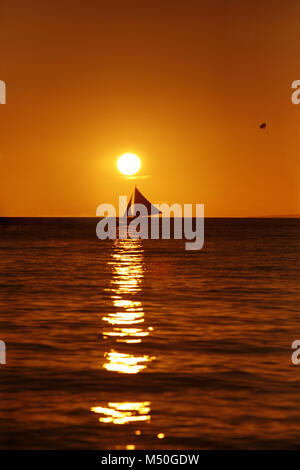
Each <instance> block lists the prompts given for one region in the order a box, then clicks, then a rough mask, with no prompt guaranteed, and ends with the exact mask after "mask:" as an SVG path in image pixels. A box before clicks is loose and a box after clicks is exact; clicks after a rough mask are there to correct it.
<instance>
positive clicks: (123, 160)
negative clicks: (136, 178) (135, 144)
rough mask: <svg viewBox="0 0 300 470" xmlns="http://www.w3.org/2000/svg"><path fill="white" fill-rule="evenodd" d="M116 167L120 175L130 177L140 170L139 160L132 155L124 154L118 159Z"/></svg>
mask: <svg viewBox="0 0 300 470" xmlns="http://www.w3.org/2000/svg"><path fill="white" fill-rule="evenodd" d="M117 166H118V170H119V172H120V173H122V174H123V175H126V176H132V175H135V174H136V173H137V172H138V171H139V169H140V168H141V160H140V159H139V157H138V156H137V155H134V153H125V154H124V155H122V156H121V157H120V158H119V159H118V162H117Z"/></svg>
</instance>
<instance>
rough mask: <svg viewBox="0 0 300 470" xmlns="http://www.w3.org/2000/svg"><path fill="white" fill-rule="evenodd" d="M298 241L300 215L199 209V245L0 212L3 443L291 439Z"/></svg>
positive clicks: (152, 445) (299, 427)
mask: <svg viewBox="0 0 300 470" xmlns="http://www.w3.org/2000/svg"><path fill="white" fill-rule="evenodd" d="M299 242H300V221H299V220H296V219H294V220H291V219H288V220H287V219H277V220H276V219H218V220H217V219H207V220H206V221H205V245H204V248H203V250H201V251H199V252H188V251H185V250H184V243H183V242H182V241H175V240H173V241H172V240H170V241H168V240H165V241H162V240H154V241H150V240H147V241H139V240H119V241H115V242H111V241H105V242H103V241H102V242H101V241H99V240H97V239H96V237H95V221H94V220H89V219H75V220H67V219H61V220H49V219H46V220H32V219H27V220H24V219H23V220H22V219H12V220H10V221H6V223H5V224H4V221H3V220H2V222H1V223H0V247H1V250H0V256H1V258H0V286H1V292H0V320H1V330H0V339H2V340H4V341H5V342H6V345H7V364H6V365H0V409H1V411H0V448H8V449H15V448H23V449H32V448H33V449H41V448H42V449H74V448H78V449H79V448H80V449H115V448H120V449H124V448H126V446H135V447H136V448H137V449H160V448H167V449H196V448H198V449H202V448H208V449H216V448H221V449H227V448H230V449H233V448H258V449H260V448H297V447H298V448H299V439H300V405H299V392H300V388H299V387H300V365H299V366H295V365H293V364H292V363H291V343H292V342H293V341H294V340H295V339H300V321H299V299H300V295H299V294H300V292H299V280H300V266H299V247H300V243H299ZM162 433H163V434H164V435H165V437H164V438H161V439H159V438H158V437H157V436H158V435H159V434H162ZM160 437H162V436H160Z"/></svg>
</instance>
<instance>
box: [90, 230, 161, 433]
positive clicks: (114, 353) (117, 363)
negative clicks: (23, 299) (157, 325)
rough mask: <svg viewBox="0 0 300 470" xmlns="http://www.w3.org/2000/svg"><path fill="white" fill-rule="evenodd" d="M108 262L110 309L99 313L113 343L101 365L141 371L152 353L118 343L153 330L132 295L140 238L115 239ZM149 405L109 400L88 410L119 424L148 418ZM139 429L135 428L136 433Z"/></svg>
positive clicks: (139, 271) (140, 265) (140, 259)
mask: <svg viewBox="0 0 300 470" xmlns="http://www.w3.org/2000/svg"><path fill="white" fill-rule="evenodd" d="M109 265H110V267H111V282H110V287H109V289H108V291H109V292H110V298H111V301H112V305H113V311H112V312H111V313H109V314H108V315H105V316H103V317H102V320H103V322H105V323H106V324H107V327H106V328H104V329H103V333H102V334H103V339H110V340H111V339H113V340H114V341H115V347H114V348H111V349H110V350H109V351H107V352H106V353H105V355H104V358H105V361H104V364H103V368H104V369H105V370H107V371H109V372H117V373H120V374H138V373H140V372H142V371H144V370H145V369H146V368H147V366H148V364H149V363H150V362H151V361H153V360H154V359H155V357H150V356H149V355H147V354H140V353H139V354H138V353H132V352H130V353H129V352H128V351H124V350H121V349H120V347H121V344H120V343H125V346H126V344H127V345H134V344H136V343H139V344H140V343H142V341H143V339H144V338H145V337H147V336H149V334H150V333H151V331H153V328H152V327H145V326H144V323H145V314H144V309H143V305H142V302H141V301H140V300H137V299H136V298H135V297H136V296H137V295H138V294H139V293H140V292H141V290H142V283H143V278H144V269H145V268H144V251H143V248H142V244H141V240H138V239H118V240H115V242H114V245H113V251H112V254H111V261H110V262H109ZM139 349H140V348H139ZM150 406H151V403H150V402H149V401H142V402H127V401H124V402H123V401H122V402H109V403H107V405H106V406H94V407H92V408H91V411H93V412H94V413H97V414H100V415H101V416H100V417H99V421H100V422H101V423H113V424H116V425H120V424H128V423H132V422H149V421H150V419H151V416H150V411H151V408H150ZM139 432H140V431H139V430H137V431H136V434H137V435H138V433H139Z"/></svg>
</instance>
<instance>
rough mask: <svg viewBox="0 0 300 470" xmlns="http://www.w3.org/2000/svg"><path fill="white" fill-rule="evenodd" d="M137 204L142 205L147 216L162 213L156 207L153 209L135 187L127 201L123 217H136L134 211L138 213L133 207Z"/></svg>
mask: <svg viewBox="0 0 300 470" xmlns="http://www.w3.org/2000/svg"><path fill="white" fill-rule="evenodd" d="M137 204H142V205H143V206H144V207H145V208H146V209H147V211H148V216H151V215H158V214H162V212H161V211H160V210H159V209H157V207H155V206H154V205H153V204H152V203H151V202H150V201H148V199H147V198H146V197H145V196H144V195H143V194H142V193H141V192H140V191H139V190H138V189H137V187H136V186H135V187H134V191H133V193H132V195H131V197H130V199H129V202H128V205H127V209H126V211H125V214H124V217H125V216H126V215H127V216H128V217H134V216H135V215H136V211H137V212H138V208H137V207H135V206H136V205H137Z"/></svg>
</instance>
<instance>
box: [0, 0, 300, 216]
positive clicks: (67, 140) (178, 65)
mask: <svg viewBox="0 0 300 470" xmlns="http://www.w3.org/2000/svg"><path fill="white" fill-rule="evenodd" d="M297 5H298V6H297ZM299 10H300V8H299V3H298V2H297V0H291V1H288V2H284V1H282V0H280V1H277V0H274V1H272V2H270V0H252V1H250V0H249V1H247V2H242V1H241V0H228V1H225V0H223V1H210V2H206V1H205V2H204V1H200V0H198V1H194V2H193V1H189V0H186V1H176V0H172V1H169V0H165V1H163V0H161V1H156V0H152V1H151V2H150V1H147V2H146V1H145V2H143V1H140V0H139V1H130V0H129V1H126V2H125V1H121V0H118V1H114V2H113V1H112V2H102V1H96V0H85V1H84V2H83V1H76V0H73V1H72V2H71V1H65V2H61V1H58V0H52V1H51V2H50V1H45V0H43V1H37V0H36V1H30V0H29V1H26V2H24V0H2V1H1V6H0V57H1V61H0V79H1V80H4V81H5V82H6V85H7V104H6V105H0V125H1V141H0V169H1V197H0V215H5V216H64V215H65V216H85V215H86V216H93V215H95V212H96V208H97V206H98V204H100V203H101V202H111V203H115V201H116V198H117V196H118V195H119V194H128V195H129V194H130V192H131V190H132V187H133V182H132V181H130V180H126V179H124V178H122V176H121V175H120V174H119V173H118V171H117V169H116V160H117V158H118V156H120V155H121V154H123V153H125V152H134V153H137V154H138V155H139V156H140V157H141V159H142V162H143V166H142V170H141V172H140V175H144V176H147V178H143V179H140V180H137V185H138V187H139V188H140V190H141V191H142V192H144V193H145V195H146V196H147V197H149V198H150V199H151V200H152V201H153V202H169V203H174V202H179V203H182V204H183V203H204V204H205V214H206V215H207V216H256V215H257V216H262V215H276V214H297V213H298V214H299V213H300V190H299V176H300V168H299V151H300V148H299V125H300V105H298V106H295V105H293V104H292V103H291V99H290V96H291V82H292V81H293V80H296V79H300V67H299V56H300V32H299V13H300V11H299ZM263 121H266V122H267V129H266V130H260V129H259V124H260V123H261V122H263Z"/></svg>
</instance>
